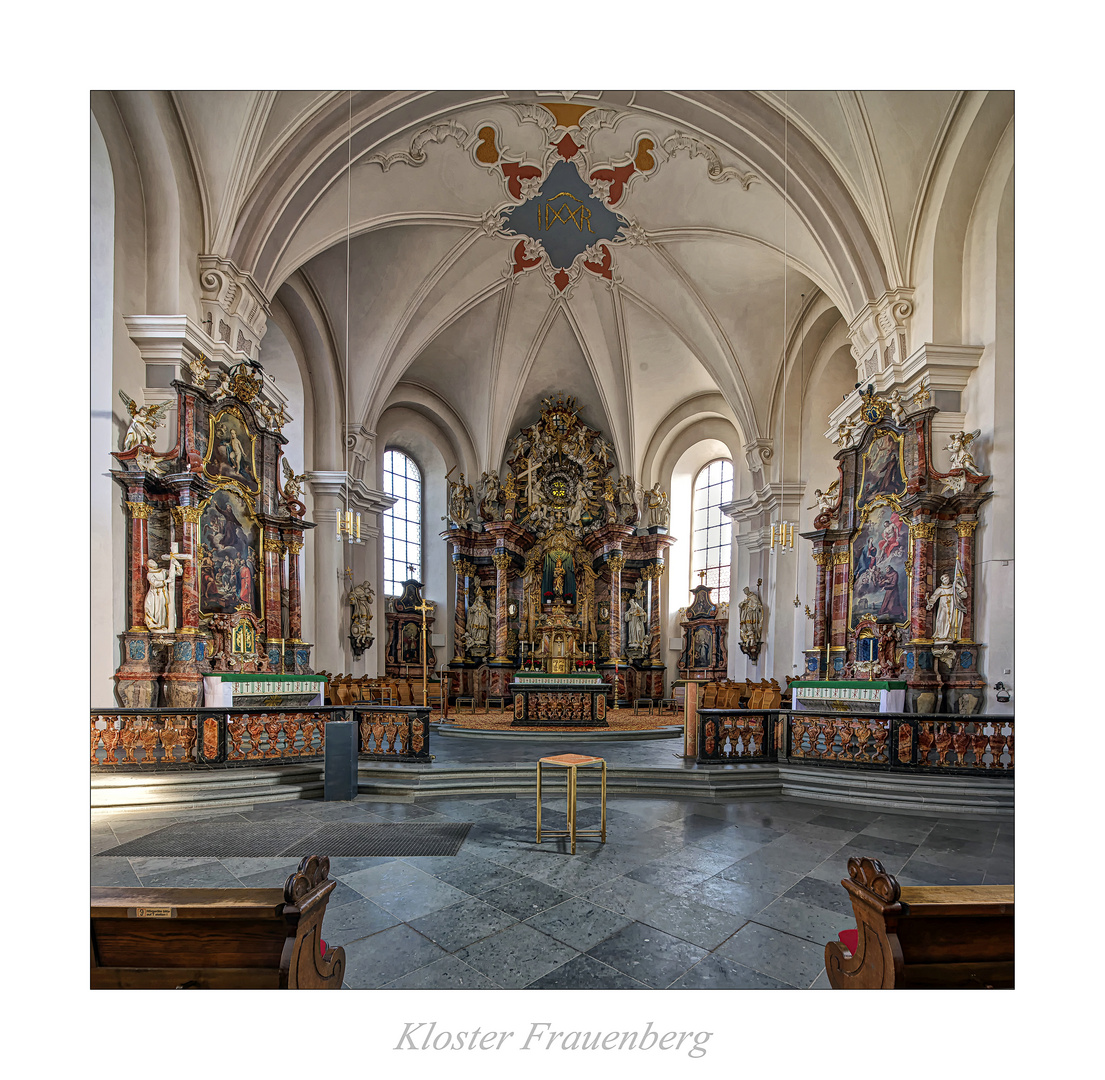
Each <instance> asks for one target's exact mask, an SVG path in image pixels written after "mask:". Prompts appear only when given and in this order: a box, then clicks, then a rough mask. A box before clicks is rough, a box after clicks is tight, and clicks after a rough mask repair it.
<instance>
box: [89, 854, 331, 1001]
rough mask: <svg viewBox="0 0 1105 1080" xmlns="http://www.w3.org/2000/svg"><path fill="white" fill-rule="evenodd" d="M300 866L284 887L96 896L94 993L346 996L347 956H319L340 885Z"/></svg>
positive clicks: (119, 891)
mask: <svg viewBox="0 0 1105 1080" xmlns="http://www.w3.org/2000/svg"><path fill="white" fill-rule="evenodd" d="M329 871H330V860H329V859H327V858H325V857H321V858H320V857H318V856H315V855H312V856H309V857H308V858H305V859H303V861H302V862H301V863H300V864H299V868H298V869H297V870H296V872H295V873H293V874H292V875H290V876H289V877H288V879H287V881H286V882H285V883H284V887H283V889H144V888H131V887H129V886H123V887H119V888H103V887H100V888H93V889H92V894H91V913H92V917H91V935H92V937H91V944H92V961H91V962H92V974H91V985H92V989H93V990H169V989H190V990H340V989H341V983H342V974H343V972H344V971H345V950H344V949H342V948H340V947H338V948H334V949H328V950H327V952H326V955H325V956H323V954H322V948H321V942H322V938H321V933H322V919H323V916H324V915H325V913H326V903H327V900H329V898H330V893H331V892H333V890H334V888H335V887H336V885H337V882H335V881H330V880H328V875H329Z"/></svg>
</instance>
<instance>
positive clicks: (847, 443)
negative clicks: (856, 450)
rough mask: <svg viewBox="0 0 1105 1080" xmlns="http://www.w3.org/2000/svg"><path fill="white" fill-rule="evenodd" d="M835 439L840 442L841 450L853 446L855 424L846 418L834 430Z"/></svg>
mask: <svg viewBox="0 0 1105 1080" xmlns="http://www.w3.org/2000/svg"><path fill="white" fill-rule="evenodd" d="M836 434H837V438H838V439H839V440H840V445H841V448H842V449H844V450H848V449H850V448H851V447H853V446H855V443H856V438H857V432H856V422H855V420H854V419H853V418H852V417H850V416H846V417H845V418H844V419H843V420H842V421H841V422H840V426H839V427H838V428H837V429H836Z"/></svg>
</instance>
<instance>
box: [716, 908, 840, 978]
mask: <svg viewBox="0 0 1105 1080" xmlns="http://www.w3.org/2000/svg"><path fill="white" fill-rule="evenodd" d="M717 953H718V955H720V956H724V957H726V958H728V959H729V960H733V961H735V962H736V963H738V964H743V965H744V966H745V967H749V968H753V969H754V970H756V971H762V972H763V973H764V974H765V975H770V976H771V977H772V978H773V979H778V980H779V981H780V982H784V983H787V984H789V985H790V986H798V987H806V986H809V985H810V983H812V982H813V980H814V979H816V978H817V976H818V975H819V974H820V973H823V972H824V970H825V946H824V944H821V943H815V942H812V941H807V940H806V939H805V938H800V937H795V936H794V935H793V934H788V933H785V932H784V931H782V930H776V929H775V928H773V927H770V926H764V925H763V924H762V923H757V922H749V923H746V924H745V925H744V926H742V927H741V928H740V929H739V930H738V931H737V932H736V933H735V934H734V935H733V936H732V937H731V938H729V939H728V940H727V941H724V942H722V944H721V945H719V946H718V949H717Z"/></svg>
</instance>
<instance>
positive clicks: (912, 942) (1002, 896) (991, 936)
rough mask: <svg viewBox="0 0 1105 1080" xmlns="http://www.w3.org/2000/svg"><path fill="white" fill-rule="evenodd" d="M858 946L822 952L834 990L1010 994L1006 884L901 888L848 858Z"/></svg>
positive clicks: (878, 869) (879, 869)
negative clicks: (996, 991)
mask: <svg viewBox="0 0 1105 1080" xmlns="http://www.w3.org/2000/svg"><path fill="white" fill-rule="evenodd" d="M848 877H849V880H848V881H842V882H841V884H842V885H843V886H844V888H845V889H846V890H847V891H848V894H849V896H851V898H852V910H853V911H854V912H855V916H856V928H857V930H858V941H857V945H856V952H855V955H853V956H849V955H848V953H847V952H846V951H845V950H844V948H843V947H842V946H841V945H840V944H839V943H838V942H835V941H830V942H829V943H828V944H827V945H826V946H825V970H826V972H827V973H828V976H829V983H830V985H831V986H832V987H833V989H834V990H934V989H960V990H970V989H975V990H982V989H1008V988H1011V987H1012V986H1013V886H1012V885H915V886H902V885H899V884H898V882H897V881H896V880H895V878H894V877H893V875H891V874H888V873H887V872H886V870H885V869H883V866H882V864H881V863H880V862H879V861H878V860H877V859H866V858H863V859H849V860H848Z"/></svg>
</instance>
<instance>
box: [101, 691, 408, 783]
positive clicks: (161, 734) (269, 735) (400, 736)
mask: <svg viewBox="0 0 1105 1080" xmlns="http://www.w3.org/2000/svg"><path fill="white" fill-rule="evenodd" d="M384 716H386V719H384ZM335 720H354V721H356V722H357V723H358V724H359V729H360V733H361V743H360V750H361V752H362V753H364V754H365V755H368V756H371V757H373V758H381V759H391V760H402V759H407V758H421V759H428V758H429V756H430V751H429V744H430V736H429V729H430V724H429V709H425V708H413V707H410V706H408V707H406V708H402V707H399V708H380V707H371V708H369V707H365V708H364V709H359V708H358V709H351V708H344V707H341V706H338V707H333V706H322V707H315V708H309V709H304V708H298V709H296V708H291V709H289V708H281V707H280V706H273V707H268V708H244V709H241V708H239V709H226V708H224V709H93V710H92V711H91V720H90V734H91V756H90V761H91V765H92V767H93V768H95V769H104V768H116V769H119V768H139V769H147V768H149V769H159V768H174V767H179V768H202V767H205V766H238V765H270V764H280V763H288V762H294V761H321V760H322V757H323V755H324V753H325V750H326V725H327V723H329V722H331V721H335ZM366 720H367V721H369V724H368V729H367V732H366V728H365V722H366ZM377 728H379V735H377V734H376V732H377Z"/></svg>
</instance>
